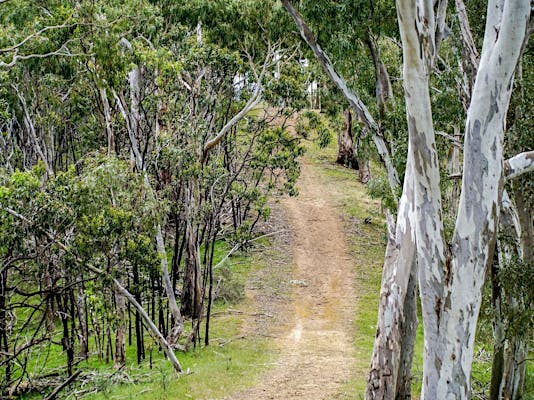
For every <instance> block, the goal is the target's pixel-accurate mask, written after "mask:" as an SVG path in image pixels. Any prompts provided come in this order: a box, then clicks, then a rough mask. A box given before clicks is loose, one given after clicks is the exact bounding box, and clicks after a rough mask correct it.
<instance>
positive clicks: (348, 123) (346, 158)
mask: <svg viewBox="0 0 534 400" xmlns="http://www.w3.org/2000/svg"><path fill="white" fill-rule="evenodd" d="M344 114H345V126H344V128H343V130H342V131H341V133H340V134H339V135H338V139H337V146H338V147H337V160H336V162H337V163H338V164H341V165H344V166H346V167H349V168H353V169H358V161H357V160H356V154H354V138H353V136H352V113H351V111H350V108H347V109H346V110H345V113H344Z"/></svg>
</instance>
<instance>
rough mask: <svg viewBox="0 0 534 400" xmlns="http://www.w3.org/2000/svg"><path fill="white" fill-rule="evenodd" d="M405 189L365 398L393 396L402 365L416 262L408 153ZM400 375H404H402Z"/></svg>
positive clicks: (386, 267) (388, 260)
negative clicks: (408, 294) (407, 301)
mask: <svg viewBox="0 0 534 400" xmlns="http://www.w3.org/2000/svg"><path fill="white" fill-rule="evenodd" d="M409 154H410V155H409V159H408V165H407V168H406V175H405V178H404V190H403V195H402V197H401V199H400V203H399V210H398V215H397V223H396V225H394V224H393V223H392V222H390V223H389V234H388V244H387V248H386V257H385V261H384V269H383V273H382V286H381V290H380V303H379V310H378V326H377V333H376V337H375V343H374V347H373V357H372V359H371V370H370V373H369V378H368V381H367V390H366V394H365V398H366V399H367V400H371V399H384V400H385V399H392V400H393V399H395V398H396V396H397V390H396V389H397V386H398V382H397V378H398V376H399V373H398V371H399V368H400V367H401V365H400V363H401V361H400V360H401V353H402V340H403V338H402V336H403V330H402V329H401V326H402V324H403V323H405V322H406V323H408V324H410V323H413V321H404V314H405V313H404V302H405V297H406V292H407V287H408V282H409V279H410V274H411V273H412V271H414V269H415V267H416V263H415V226H414V224H413V221H414V220H415V214H414V209H413V207H412V204H413V196H414V180H413V178H414V174H413V162H411V160H412V157H411V153H409ZM401 375H403V374H401Z"/></svg>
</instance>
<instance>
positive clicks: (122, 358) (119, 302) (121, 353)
mask: <svg viewBox="0 0 534 400" xmlns="http://www.w3.org/2000/svg"><path fill="white" fill-rule="evenodd" d="M119 282H120V281H119ZM121 283H122V282H121ZM114 292H115V305H116V307H117V308H116V317H117V330H116V332H115V358H114V361H115V368H120V367H122V366H123V365H124V364H125V363H126V299H125V297H124V296H123V295H122V294H121V293H120V292H119V291H118V290H117V289H115V290H114Z"/></svg>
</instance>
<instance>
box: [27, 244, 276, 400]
mask: <svg viewBox="0 0 534 400" xmlns="http://www.w3.org/2000/svg"><path fill="white" fill-rule="evenodd" d="M261 247H263V248H264V249H266V250H260V248H261ZM227 251H228V249H227V246H225V245H224V244H222V243H220V244H219V245H218V246H217V254H216V257H215V259H216V260H220V259H221V258H222V257H223V256H224V255H225V254H226V253H227ZM266 252H267V253H269V254H268V255H265V253H266ZM275 253H276V249H273V248H272V246H270V244H269V242H268V240H267V239H264V240H261V241H258V243H257V244H256V246H255V247H254V248H253V249H251V251H249V252H247V253H246V254H243V253H240V254H237V255H234V256H232V257H231V258H230V259H229V260H228V261H227V264H228V266H227V267H228V268H227V270H229V271H231V273H230V275H225V279H226V282H225V283H224V284H225V285H227V286H230V287H231V289H230V292H231V293H232V294H234V296H235V297H233V300H234V301H237V300H240V301H238V302H237V303H232V302H229V303H226V302H224V301H217V302H216V303H215V304H214V308H213V314H212V315H213V316H212V320H211V329H210V338H211V340H210V346H203V345H202V346H200V347H197V348H196V349H195V350H192V351H189V352H187V353H180V352H177V353H176V355H177V357H178V359H179V361H180V363H181V364H182V367H183V368H184V370H185V371H186V373H184V374H181V375H178V374H175V373H174V372H173V370H172V367H171V366H170V364H169V362H168V361H167V360H166V359H165V358H164V356H163V353H162V352H161V351H159V349H158V346H157V345H156V344H155V342H153V340H152V339H151V338H150V337H149V336H148V335H147V336H146V338H145V340H146V342H145V345H146V360H144V361H143V362H142V363H141V364H140V365H138V364H137V362H136V346H135V337H133V338H132V343H133V345H132V346H128V345H127V346H126V360H127V364H126V366H125V367H124V368H122V369H121V370H120V371H117V370H116V369H115V368H114V367H113V365H112V363H110V364H106V363H105V362H104V361H102V360H99V358H98V357H97V356H96V355H95V356H92V357H90V358H89V359H88V360H87V361H83V362H82V363H80V364H79V365H78V368H79V369H81V370H83V374H82V377H81V378H79V381H78V382H77V383H75V384H73V385H72V386H71V387H70V388H69V389H74V392H80V391H83V392H85V393H86V392H93V393H92V394H89V395H88V396H86V397H84V398H87V399H91V400H98V399H134V398H135V399H136V400H141V399H146V400H152V399H154V400H163V399H212V398H223V397H225V396H226V395H228V394H230V393H233V392H235V391H237V390H239V389H242V388H245V387H248V386H251V385H253V384H254V382H255V381H256V379H258V376H259V374H260V372H261V371H263V370H265V369H266V368H268V367H269V366H270V365H271V363H272V361H273V359H274V358H275V357H276V354H277V351H276V350H275V349H273V348H272V342H271V341H270V340H269V339H266V338H264V337H261V336H259V335H255V334H250V335H246V336H244V335H243V334H242V328H243V323H244V319H245V317H244V315H245V314H246V313H247V311H248V310H249V309H250V307H251V305H250V302H249V301H248V300H246V299H243V297H244V293H243V290H244V287H245V282H246V281H247V279H249V277H250V276H251V275H255V274H257V273H260V272H261V270H262V269H263V268H264V267H265V266H266V262H267V260H268V259H269V258H270V257H271V256H272V257H276V254H275ZM221 269H222V268H221ZM237 292H240V293H239V294H238V295H236V293H237ZM201 332H202V333H203V330H201ZM58 335H59V336H58V338H60V333H58ZM91 345H92V348H93V349H95V348H96V345H95V343H94V342H93V343H91ZM64 368H65V354H64V353H63V351H62V349H61V346H58V345H56V346H48V347H47V348H46V349H42V352H35V353H34V354H33V356H32V359H31V364H30V365H29V370H30V372H31V375H32V376H39V375H44V374H46V373H50V371H53V370H54V369H57V371H62V370H64ZM87 378H91V380H90V381H89V380H87ZM84 380H87V383H86V384H85V385H81V382H83V381H84ZM50 390H51V389H50ZM66 393H67V391H66V390H65V391H64V392H63V393H62V394H63V395H65V394H66ZM73 396H74V395H71V396H69V397H68V398H77V397H73ZM41 397H42V395H37V394H34V393H33V394H30V395H26V396H23V397H22V398H23V399H35V398H41Z"/></svg>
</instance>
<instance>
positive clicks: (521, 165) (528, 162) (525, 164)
mask: <svg viewBox="0 0 534 400" xmlns="http://www.w3.org/2000/svg"><path fill="white" fill-rule="evenodd" d="M531 171H534V150H530V151H525V152H524V153H520V154H518V155H516V156H514V157H512V158H510V159H508V160H506V161H505V162H504V177H505V178H506V180H510V179H514V178H517V177H518V176H519V175H522V174H525V173H527V172H531Z"/></svg>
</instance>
